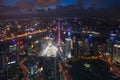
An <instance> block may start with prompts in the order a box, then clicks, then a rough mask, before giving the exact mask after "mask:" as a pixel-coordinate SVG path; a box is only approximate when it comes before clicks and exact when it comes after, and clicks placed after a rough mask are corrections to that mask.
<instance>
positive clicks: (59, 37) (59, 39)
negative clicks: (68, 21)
mask: <svg viewBox="0 0 120 80" xmlns="http://www.w3.org/2000/svg"><path fill="white" fill-rule="evenodd" d="M57 28H58V44H60V42H61V35H60V21H59V20H58V27H57Z"/></svg>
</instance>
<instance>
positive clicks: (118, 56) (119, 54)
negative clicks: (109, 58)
mask: <svg viewBox="0 0 120 80" xmlns="http://www.w3.org/2000/svg"><path fill="white" fill-rule="evenodd" d="M113 59H114V61H116V62H119V63H120V45H118V44H115V45H114V47H113Z"/></svg>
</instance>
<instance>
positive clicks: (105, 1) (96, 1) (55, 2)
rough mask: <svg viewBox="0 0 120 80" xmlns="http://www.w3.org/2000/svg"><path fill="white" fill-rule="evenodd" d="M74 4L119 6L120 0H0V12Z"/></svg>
mask: <svg viewBox="0 0 120 80" xmlns="http://www.w3.org/2000/svg"><path fill="white" fill-rule="evenodd" d="M70 5H74V6H77V7H82V8H83V9H89V8H92V9H101V8H103V9H112V8H116V7H117V8H120V0H0V13H1V12H7V11H10V10H11V11H15V10H21V11H22V10H23V12H24V11H26V10H32V11H33V10H34V9H48V8H51V9H55V8H56V7H57V6H64V7H66V6H70Z"/></svg>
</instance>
